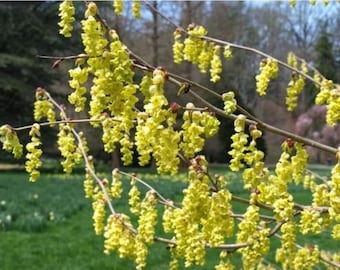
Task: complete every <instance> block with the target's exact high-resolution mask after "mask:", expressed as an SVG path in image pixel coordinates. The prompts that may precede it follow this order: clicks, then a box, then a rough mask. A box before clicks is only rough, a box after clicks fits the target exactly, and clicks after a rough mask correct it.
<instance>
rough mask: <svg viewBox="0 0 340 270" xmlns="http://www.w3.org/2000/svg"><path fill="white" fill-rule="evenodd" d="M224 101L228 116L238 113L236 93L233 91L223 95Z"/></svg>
mask: <svg viewBox="0 0 340 270" xmlns="http://www.w3.org/2000/svg"><path fill="white" fill-rule="evenodd" d="M222 99H223V103H224V108H223V109H224V111H225V112H226V113H227V114H232V113H233V112H235V111H236V109H237V101H236V99H235V93H234V92H233V91H229V92H227V93H224V94H222Z"/></svg>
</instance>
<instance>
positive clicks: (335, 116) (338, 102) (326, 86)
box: [315, 79, 340, 126]
mask: <svg viewBox="0 0 340 270" xmlns="http://www.w3.org/2000/svg"><path fill="white" fill-rule="evenodd" d="M339 93H340V88H339V86H335V85H334V83H333V81H331V80H326V79H324V80H322V82H321V87H320V92H319V93H318V94H317V95H316V98H315V104H317V105H322V104H326V106H327V114H326V122H327V124H328V125H330V126H335V125H336V123H337V121H340V94H339Z"/></svg>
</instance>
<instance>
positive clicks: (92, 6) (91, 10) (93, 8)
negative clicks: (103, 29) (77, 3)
mask: <svg viewBox="0 0 340 270" xmlns="http://www.w3.org/2000/svg"><path fill="white" fill-rule="evenodd" d="M97 12H98V8H97V5H96V3H95V2H90V3H88V5H87V9H86V11H85V18H88V17H89V16H96V15H97Z"/></svg>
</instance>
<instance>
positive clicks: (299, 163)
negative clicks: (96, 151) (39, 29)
mask: <svg viewBox="0 0 340 270" xmlns="http://www.w3.org/2000/svg"><path fill="white" fill-rule="evenodd" d="M142 4H143V5H145V7H146V8H148V9H150V10H151V11H152V12H154V13H156V14H158V15H159V16H160V17H161V18H162V19H164V20H166V21H168V22H169V24H170V25H172V26H173V27H174V29H173V30H174V32H173V35H172V36H170V37H169V40H173V60H174V63H176V64H178V65H181V64H183V63H186V64H187V63H191V64H192V65H194V66H196V67H197V68H198V69H199V70H200V72H201V73H202V74H208V75H209V78H210V81H211V82H212V83H217V82H218V81H219V80H220V78H221V77H222V76H223V74H222V67H223V64H224V63H225V61H228V60H229V59H231V58H232V57H233V54H234V53H235V51H237V50H245V51H248V52H251V53H253V54H254V56H256V57H258V56H260V57H261V58H262V59H261V61H260V62H259V70H258V73H257V74H249V76H254V75H255V79H256V92H257V93H258V95H259V96H265V95H266V92H267V89H268V86H269V84H270V83H271V80H272V79H274V78H275V77H276V76H277V75H278V73H279V72H281V71H282V70H283V69H285V70H286V71H288V72H290V73H291V74H292V75H291V78H290V81H289V82H287V95H286V103H287V108H288V110H290V111H292V110H294V108H295V107H296V106H297V104H298V97H299V94H300V93H301V92H302V91H303V88H304V85H305V83H306V81H309V82H311V83H313V84H314V85H315V86H316V89H317V91H318V92H317V95H316V98H315V101H314V102H315V104H317V106H315V107H313V108H312V109H311V110H310V111H309V112H307V113H306V114H305V115H304V116H303V115H302V116H301V117H300V118H299V120H298V125H297V130H296V133H292V132H288V131H286V130H283V129H281V128H280V127H275V126H272V125H269V124H268V123H266V122H264V121H262V120H261V119H258V118H257V117H256V116H254V115H253V114H251V113H249V112H248V111H247V110H246V109H244V108H243V107H241V106H239V105H238V104H237V101H236V99H235V93H234V92H233V91H225V92H224V93H223V94H218V93H216V92H215V91H213V90H211V89H210V88H208V87H207V86H205V85H202V84H199V83H197V82H195V81H192V80H189V79H188V78H185V77H183V76H181V74H176V72H172V71H170V70H168V69H167V68H166V67H155V66H153V65H151V64H149V63H148V62H147V61H145V59H144V58H143V56H141V55H137V54H135V53H134V52H133V51H132V50H130V49H129V48H128V47H127V46H126V45H125V44H124V43H123V42H122V41H121V40H120V37H119V35H118V33H117V32H116V31H115V29H113V28H112V27H111V26H110V25H109V24H108V23H107V21H106V20H105V18H104V17H103V16H102V14H101V12H100V5H101V3H98V5H97V4H96V3H94V2H87V1H85V3H84V5H85V12H84V14H83V16H82V18H81V19H80V20H81V21H80V26H81V31H82V33H81V40H82V43H83V46H84V51H83V52H79V54H77V55H73V56H66V55H65V56H45V57H43V58H48V59H55V64H54V66H57V65H59V64H60V63H61V62H62V61H72V63H73V66H72V68H71V69H70V70H69V75H70V79H69V82H68V83H69V86H70V87H71V88H72V92H71V93H70V94H69V96H68V102H69V103H70V104H71V105H72V106H73V109H74V111H73V114H74V115H76V116H77V115H78V116H79V117H77V118H74V117H72V119H71V117H70V116H69V114H68V111H66V110H65V107H64V106H62V105H61V104H59V103H58V102H57V101H56V100H55V99H54V98H53V97H52V96H51V95H50V93H49V92H48V89H44V88H42V87H38V88H37V90H36V95H35V97H36V101H35V103H34V118H35V121H36V123H33V124H31V125H27V126H22V127H13V126H11V125H9V124H7V125H3V126H2V127H0V141H1V142H2V144H3V149H4V150H5V151H9V152H11V153H13V155H14V157H15V158H20V157H21V156H23V155H24V156H25V158H26V163H25V165H26V166H25V167H26V170H27V172H28V173H29V176H30V181H32V182H34V181H37V180H38V178H39V175H40V172H39V168H40V167H41V165H42V160H41V157H42V154H43V152H42V150H41V145H42V143H43V142H42V141H41V132H43V130H42V127H48V126H49V127H51V128H55V129H57V130H58V137H57V142H56V143H57V146H58V148H59V150H60V153H61V157H62V161H61V165H62V167H63V169H64V171H65V173H67V174H70V173H72V170H73V169H74V166H75V165H76V164H80V163H82V164H84V165H85V172H84V191H85V197H86V198H88V199H89V200H91V202H92V206H93V225H94V230H95V233H96V234H97V235H100V236H102V237H103V238H104V253H106V254H110V253H112V252H116V253H118V254H119V256H120V257H123V258H130V259H131V260H133V261H134V262H135V264H136V269H146V268H147V266H146V258H147V254H148V251H149V247H150V246H151V245H153V244H154V243H155V242H160V243H163V244H164V245H166V246H167V247H168V250H169V253H170V254H171V260H170V262H169V268H170V269H177V268H178V267H179V265H181V264H182V263H183V264H184V265H185V266H186V267H189V266H191V265H199V266H202V268H203V269H204V265H205V259H206V251H207V249H210V248H214V249H217V250H219V252H220V261H219V263H218V264H217V265H216V267H215V269H234V263H235V260H236V259H235V258H234V257H236V256H234V254H235V253H239V254H241V256H242V264H243V269H255V268H259V269H263V268H271V266H268V265H267V263H266V260H265V258H266V256H267V255H268V253H269V251H270V249H271V242H272V241H274V239H278V241H279V242H280V246H279V248H278V249H276V250H275V264H278V265H280V266H282V268H284V269H312V268H314V267H319V265H325V266H326V267H328V268H329V269H334V268H339V267H340V259H339V258H340V254H339V253H338V252H333V253H332V252H328V251H327V250H326V251H323V250H321V248H320V247H319V246H318V245H310V244H309V243H302V244H301V243H299V241H298V238H297V236H298V235H301V234H302V235H305V234H312V235H319V236H321V237H324V236H327V237H330V239H331V240H330V241H334V242H336V241H339V239H340V200H339V198H340V149H339V148H338V145H337V144H338V142H339V141H338V138H337V136H335V134H336V133H332V132H330V128H329V127H328V126H327V125H329V126H332V127H335V126H336V125H337V123H338V122H339V120H340V87H339V85H338V84H335V83H334V82H332V81H331V80H328V79H327V78H325V77H324V76H322V74H320V73H319V72H318V71H317V70H315V69H313V68H312V67H310V66H309V65H308V64H307V63H306V62H305V61H304V60H303V59H300V58H298V57H296V56H295V55H294V53H290V54H289V55H288V60H287V62H285V61H282V60H279V59H276V58H274V57H272V56H270V55H268V54H266V53H264V52H262V51H259V50H257V49H254V48H249V47H246V46H243V45H238V44H235V43H232V42H229V41H223V40H219V39H216V38H213V37H211V36H209V35H208V30H207V29H206V28H205V27H204V26H201V25H198V24H190V25H187V26H180V25H177V24H176V23H174V22H173V21H171V20H170V19H169V18H168V17H167V16H166V15H165V14H162V13H160V12H159V10H157V9H156V7H155V6H154V5H151V4H149V3H148V2H144V1H138V0H135V1H132V2H124V1H118V0H116V1H114V11H115V13H116V14H117V15H120V14H122V12H123V9H124V7H125V6H126V5H131V11H132V13H133V15H134V17H135V18H136V19H138V18H139V17H140V15H141V14H140V11H141V5H142ZM292 4H294V1H292ZM74 14H75V6H74V3H73V2H72V1H69V0H66V1H63V2H62V3H61V4H60V14H59V15H60V19H61V21H60V23H59V26H60V28H61V29H60V33H61V34H62V35H64V36H65V37H70V36H71V35H72V33H73V32H72V31H73V25H74V21H75V17H74ZM136 75H139V78H141V79H137V76H136ZM169 86H172V87H174V86H175V87H176V88H177V91H176V94H175V95H171V98H169V97H168V96H167V95H166V93H167V92H168V91H171V90H169V89H173V88H170V87H169ZM201 93H204V95H202V94H201ZM206 95H208V96H213V97H214V98H217V99H219V100H220V101H221V103H222V104H223V105H222V106H221V107H216V106H214V105H213V104H211V103H210V102H209V101H208V100H209V99H206V98H203V96H206ZM138 102H140V103H141V104H142V105H141V106H137V103H138ZM77 113H82V114H77ZM84 114H86V117H83V118H81V117H80V116H81V115H84ZM217 115H218V116H219V117H223V118H227V119H231V120H233V121H234V133H233V135H232V136H231V140H232V144H231V148H232V149H231V150H230V151H229V155H230V156H231V160H230V162H229V163H228V165H226V169H229V170H231V171H233V172H239V174H240V175H241V178H242V187H243V189H244V191H245V193H246V194H247V195H248V196H247V197H239V196H238V195H237V194H235V193H233V192H232V191H231V189H230V185H231V184H232V183H231V182H230V179H228V177H225V176H224V175H212V174H211V173H210V169H209V164H208V162H207V159H206V158H205V156H204V155H202V154H201V153H202V149H203V147H204V145H205V142H206V139H207V138H210V137H213V136H215V135H216V134H217V131H218V129H219V124H220V123H219V120H218V119H217ZM320 115H323V117H320ZM325 122H326V123H327V125H325ZM82 123H90V124H91V126H92V128H93V129H94V130H97V131H98V132H99V131H100V134H102V136H101V141H102V144H103V147H104V150H105V151H106V152H107V153H108V154H111V153H112V152H113V151H115V149H116V148H117V147H118V146H119V149H120V156H121V160H122V162H123V164H124V165H129V164H131V162H132V159H133V154H134V151H136V152H137V155H138V161H139V165H140V166H145V165H148V164H149V163H150V162H152V161H154V162H155V166H156V168H157V172H158V173H159V174H165V173H167V174H171V175H172V177H173V178H176V177H178V174H177V173H178V170H179V165H180V163H181V162H182V163H183V164H186V167H187V182H186V183H187V186H186V187H185V189H184V190H183V196H182V198H181V200H180V201H174V198H167V197H164V196H163V194H161V193H160V192H159V191H157V190H156V189H155V188H154V187H152V185H151V184H150V183H147V182H146V181H144V180H143V179H141V178H140V177H138V176H137V175H135V174H129V173H127V172H125V171H124V167H122V168H115V169H114V170H113V171H112V175H110V177H103V176H102V175H101V174H99V173H98V170H97V168H96V162H95V159H94V157H93V156H92V155H91V154H90V153H91V149H89V147H88V144H87V140H86V133H84V132H82V131H81V130H82ZM318 127H320V128H318ZM27 130H29V131H28V132H29V135H30V138H31V141H30V142H29V143H27V144H26V145H25V146H24V145H22V143H21V141H20V139H19V138H20V134H21V133H22V132H25V131H27ZM247 130H248V131H249V132H246V131H247ZM262 131H266V132H271V133H273V134H276V135H277V136H281V137H282V142H283V143H282V153H281V156H280V158H279V160H278V161H277V163H276V164H275V167H274V169H273V170H272V169H270V168H268V167H267V165H266V164H265V162H264V158H265V155H264V153H263V152H262V151H261V150H259V149H258V147H257V140H258V139H259V138H261V136H262ZM299 134H301V135H299ZM307 148H310V149H313V150H314V151H315V152H316V153H327V154H328V155H330V156H332V157H333V159H334V162H335V164H333V167H332V168H331V169H330V177H329V179H326V180H325V179H324V178H321V177H319V176H318V175H317V174H314V173H313V172H311V171H310V170H307V165H308V163H309V154H308V151H307ZM320 155H321V154H320ZM320 159H321V156H320ZM122 181H128V182H129V183H130V185H129V188H128V189H124V188H123V184H122ZM291 185H296V186H300V185H301V186H303V187H304V188H305V189H307V190H308V191H309V192H310V194H311V198H312V199H311V201H310V202H309V203H308V204H301V203H299V202H298V201H297V198H296V196H295V195H294V193H293V192H292V191H291V189H290V188H289V186H291ZM145 190H146V191H145ZM124 194H125V196H127V197H128V204H129V208H130V211H128V212H126V213H125V212H124V213H122V212H118V210H117V209H116V208H115V205H116V202H117V201H119V200H122V197H123V196H124ZM235 204H242V205H245V206H246V210H245V211H244V212H238V211H237V210H235V209H236V208H234V205H235ZM158 220H161V223H162V224H161V227H162V233H159V234H158V233H157V234H156V230H155V226H156V224H157V221H158ZM273 267H274V266H273Z"/></svg>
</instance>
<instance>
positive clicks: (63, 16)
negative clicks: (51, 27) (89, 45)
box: [58, 0, 75, 37]
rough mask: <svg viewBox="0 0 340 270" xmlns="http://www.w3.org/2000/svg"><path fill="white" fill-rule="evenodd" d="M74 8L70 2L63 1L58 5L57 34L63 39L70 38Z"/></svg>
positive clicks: (68, 0)
mask: <svg viewBox="0 0 340 270" xmlns="http://www.w3.org/2000/svg"><path fill="white" fill-rule="evenodd" d="M74 13H75V8H74V6H73V3H72V1H71V0H65V1H63V2H62V3H61V4H60V5H59V14H58V15H59V17H60V22H59V23H58V25H59V26H60V27H61V29H60V30H59V33H60V34H61V35H63V36H64V37H71V36H72V34H71V32H72V30H73V26H72V23H73V22H74V21H75V18H74Z"/></svg>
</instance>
